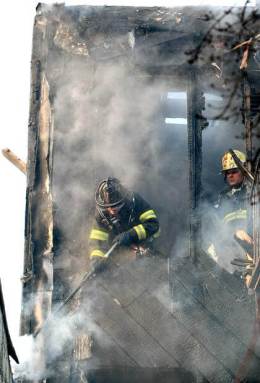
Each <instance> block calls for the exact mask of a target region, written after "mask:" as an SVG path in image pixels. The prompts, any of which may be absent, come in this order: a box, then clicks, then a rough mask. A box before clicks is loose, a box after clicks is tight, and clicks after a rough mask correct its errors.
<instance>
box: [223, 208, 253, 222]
mask: <svg viewBox="0 0 260 383" xmlns="http://www.w3.org/2000/svg"><path fill="white" fill-rule="evenodd" d="M246 218H247V211H246V210H242V209H240V210H237V211H233V212H232V213H229V214H226V215H225V217H224V218H223V221H224V222H230V221H233V220H235V219H246Z"/></svg>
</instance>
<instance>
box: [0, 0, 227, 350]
mask: <svg viewBox="0 0 260 383" xmlns="http://www.w3.org/2000/svg"><path fill="white" fill-rule="evenodd" d="M185 1H186V3H185ZM195 2H196V3H198V2H197V1H196V0H176V1H173V0H172V1H171V0H132V1H130V0H128V1H127V0H125V1H124V0H117V1H116V0H114V1H109V0H107V1H106V2H104V1H95V0H92V1H90V2H89V1H86V0H85V1H80V0H78V1H72V0H70V1H66V4H67V5H70V4H73V5H75V4H91V5H103V4H106V5H132V6H135V5H142V6H149V5H157V6H159V5H163V6H174V5H184V4H187V5H192V4H193V5H194V3H195ZM215 2H216V0H207V1H206V0H205V1H201V2H200V4H201V5H203V4H207V5H209V4H210V3H212V4H214V3H215ZM37 3H38V1H35V0H24V1H21V0H13V1H7V0H6V1H5V2H4V3H2V4H1V16H0V17H1V22H0V28H1V33H0V39H1V71H0V75H1V80H0V84H1V92H2V98H1V100H2V101H1V128H0V149H1V150H2V149H4V148H10V149H11V150H12V151H13V152H14V153H15V154H16V155H17V156H18V157H20V158H21V159H22V160H23V161H25V162H26V160H27V135H28V128H27V127H28V118H29V101H30V60H31V42H32V31H33V18H34V16H35V8H36V5H37ZM45 3H52V2H51V1H45ZM231 3H233V1H232V0H218V1H217V4H218V5H224V4H225V5H230V4H231ZM0 185H1V189H0V193H1V195H0V197H1V198H0V211H1V215H0V220H1V242H0V247H1V256H0V278H1V282H2V286H3V292H4V299H5V305H6V311H7V319H8V324H9V330H10V333H11V337H12V339H13V343H14V346H15V347H16V341H17V337H18V333H19V316H20V302H21V282H20V278H21V276H22V274H23V251H24V217H25V193H26V176H25V175H24V174H23V173H22V172H20V171H19V170H18V169H17V168H15V167H14V166H13V165H12V164H11V163H9V162H8V161H7V160H6V159H5V158H4V157H3V156H2V154H0ZM18 356H19V355H18Z"/></svg>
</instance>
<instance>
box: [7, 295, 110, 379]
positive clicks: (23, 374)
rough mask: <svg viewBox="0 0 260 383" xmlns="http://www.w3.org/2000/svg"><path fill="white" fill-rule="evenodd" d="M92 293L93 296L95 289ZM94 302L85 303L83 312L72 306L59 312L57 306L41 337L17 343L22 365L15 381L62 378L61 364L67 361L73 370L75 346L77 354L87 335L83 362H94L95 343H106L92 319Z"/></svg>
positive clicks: (44, 324) (20, 338)
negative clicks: (79, 343)
mask: <svg viewBox="0 0 260 383" xmlns="http://www.w3.org/2000/svg"><path fill="white" fill-rule="evenodd" d="M89 292H90V293H91V288H90V289H89ZM93 296H94V295H93ZM93 302H94V300H93V299H85V300H84V303H83V304H82V306H81V307H80V309H79V308H76V309H75V308H74V310H71V308H72V307H71V306H70V309H69V310H68V311H67V312H66V309H63V311H62V310H61V311H60V312H58V309H59V307H60V306H56V307H55V306H54V308H53V312H52V313H51V314H50V315H49V317H48V318H47V320H46V321H45V322H44V323H43V326H42V328H41V330H40V332H39V333H38V334H37V336H35V337H34V336H33V335H28V336H27V335H26V336H22V337H19V338H18V339H16V351H17V354H18V358H19V362H20V363H19V364H18V365H17V364H13V372H14V378H15V379H28V380H40V379H47V378H50V377H52V376H57V374H62V371H61V370H60V369H59V362H60V361H64V359H65V358H67V359H68V366H70V362H69V360H70V358H71V357H72V354H71V352H72V348H73V345H74V352H77V351H75V348H76V347H77V346H76V342H77V337H78V336H80V338H81V339H82V337H83V335H84V337H85V340H87V344H85V351H84V353H83V354H82V355H83V358H84V359H88V358H90V356H91V355H92V350H91V347H92V346H91V344H92V339H93V338H95V341H98V340H100V339H104V334H103V332H102V330H101V329H100V327H99V326H98V325H97V324H96V323H95V321H94V320H93V318H92V314H91V313H92V312H93ZM81 348H82V346H81ZM78 352H79V351H78ZM82 355H81V357H82ZM74 357H75V356H74ZM62 368H64V364H63V365H62Z"/></svg>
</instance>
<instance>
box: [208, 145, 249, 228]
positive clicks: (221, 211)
mask: <svg viewBox="0 0 260 383" xmlns="http://www.w3.org/2000/svg"><path fill="white" fill-rule="evenodd" d="M234 153H235V154H236V156H237V157H238V158H239V160H240V161H241V162H242V164H243V165H244V164H245V162H246V156H245V154H244V153H243V152H241V151H239V150H234ZM222 174H223V175H224V180H225V182H226V183H227V187H226V188H225V189H224V190H223V191H222V192H221V193H220V194H219V198H218V202H217V204H216V206H215V207H216V208H217V210H218V215H219V218H220V219H221V220H222V222H223V224H224V226H227V227H230V228H232V230H233V231H235V230H236V229H243V230H246V227H247V198H246V195H247V187H246V183H245V177H244V175H243V174H242V172H241V171H240V169H238V167H237V164H236V162H235V161H234V159H233V157H232V155H231V154H230V153H229V152H226V153H225V154H224V156H223V157H222Z"/></svg>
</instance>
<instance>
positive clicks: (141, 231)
mask: <svg viewBox="0 0 260 383" xmlns="http://www.w3.org/2000/svg"><path fill="white" fill-rule="evenodd" d="M95 202H96V213H95V224H94V225H93V227H92V229H91V231H90V236H89V244H90V259H91V260H94V261H96V260H101V261H102V260H103V259H104V257H105V254H106V252H107V251H108V249H109V248H110V246H111V245H112V244H113V243H115V242H117V243H118V245H119V246H122V247H126V248H127V247H135V249H137V248H138V247H139V246H140V245H147V243H149V242H151V241H152V239H153V238H155V237H156V236H158V233H159V222H158V218H157V215H156V213H155V211H154V210H153V209H152V208H151V206H150V205H149V204H148V203H147V202H146V201H145V200H144V199H143V198H142V197H141V196H140V195H139V194H137V193H134V192H132V191H129V190H128V189H126V188H125V187H124V186H123V185H122V183H121V182H120V181H119V180H118V179H117V178H112V177H108V178H107V179H105V180H103V181H101V182H100V183H99V185H98V187H97V190H96V193H95Z"/></svg>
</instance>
